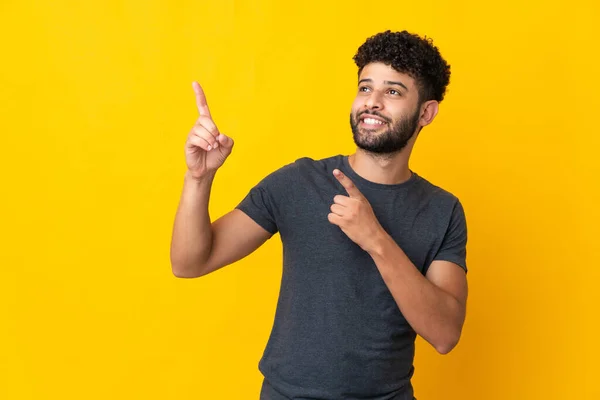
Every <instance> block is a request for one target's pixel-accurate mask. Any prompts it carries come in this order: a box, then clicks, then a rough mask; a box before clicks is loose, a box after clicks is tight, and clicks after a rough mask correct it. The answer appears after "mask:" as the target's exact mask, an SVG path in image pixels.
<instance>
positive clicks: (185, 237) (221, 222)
mask: <svg viewBox="0 0 600 400" xmlns="http://www.w3.org/2000/svg"><path fill="white" fill-rule="evenodd" d="M213 179H214V174H210V175H207V176H205V177H203V178H201V179H196V178H193V177H191V176H190V174H189V173H188V174H186V177H185V182H184V187H183V193H182V194H181V200H180V203H179V207H178V209H177V214H176V216H175V223H174V226H173V236H172V241H171V268H172V271H173V274H174V275H175V276H177V277H179V278H197V277H200V276H203V275H206V274H208V273H211V272H213V271H216V270H217V269H219V268H221V267H224V266H226V265H229V264H232V263H234V262H236V261H238V260H240V259H242V258H244V257H246V256H247V255H249V254H250V253H252V252H253V251H254V250H256V249H257V248H258V247H260V246H261V245H262V244H263V243H265V242H266V241H267V240H268V239H269V238H270V237H271V236H272V234H271V233H270V232H268V231H266V230H265V229H264V228H262V227H261V226H260V225H258V224H257V223H256V222H254V220H253V219H252V218H250V217H249V216H247V215H246V214H245V213H244V212H242V211H240V210H238V209H234V210H232V211H230V212H229V213H227V214H225V215H224V216H222V217H221V218H219V219H217V220H216V221H215V222H213V223H211V221H210V216H209V213H208V201H209V197H210V188H211V186H212V182H213Z"/></svg>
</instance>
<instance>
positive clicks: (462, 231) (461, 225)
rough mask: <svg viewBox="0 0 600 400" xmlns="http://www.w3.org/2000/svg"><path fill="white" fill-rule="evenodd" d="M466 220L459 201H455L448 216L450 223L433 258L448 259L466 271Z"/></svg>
mask: <svg viewBox="0 0 600 400" xmlns="http://www.w3.org/2000/svg"><path fill="white" fill-rule="evenodd" d="M466 259H467V221H466V218H465V211H464V209H463V207H462V204H461V203H460V201H457V202H456V203H455V205H454V208H453V210H452V215H451V216H450V223H449V224H448V228H447V229H446V233H445V234H444V239H443V240H442V245H441V246H440V249H439V251H438V253H437V254H436V255H435V257H434V258H433V260H434V261H436V260H443V261H450V262H452V263H454V264H457V265H459V266H460V267H461V268H463V269H464V270H465V272H466V271H467V261H466Z"/></svg>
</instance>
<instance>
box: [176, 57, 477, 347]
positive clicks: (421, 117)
mask: <svg viewBox="0 0 600 400" xmlns="http://www.w3.org/2000/svg"><path fill="white" fill-rule="evenodd" d="M391 82H395V83H391ZM193 89H194V93H195V97H196V105H197V107H198V113H199V117H198V119H197V121H196V123H195V124H194V126H193V127H192V129H191V131H190V133H189V134H188V138H187V141H186V145H185V156H186V163H187V166H188V171H187V172H186V175H185V179H184V187H183V192H182V194H181V198H180V203H179V206H178V209H177V213H176V216H175V222H174V226H173V234H172V241H171V266H172V271H173V274H174V275H175V276H177V277H181V278H195V277H200V276H203V275H207V274H209V273H211V272H213V271H216V270H218V269H219V268H222V267H224V266H226V265H229V264H232V263H234V262H236V261H238V260H240V259H242V258H244V257H246V256H247V255H249V254H250V253H252V252H253V251H254V250H256V249H257V248H258V247H260V246H261V245H262V244H263V243H264V242H266V241H267V240H268V239H269V238H270V237H271V236H272V235H271V234H270V233H269V232H267V231H266V230H264V229H263V228H262V227H261V226H260V225H258V224H257V223H256V222H254V220H252V219H251V218H250V217H249V216H247V215H246V214H244V213H243V212H242V211H240V210H237V209H234V210H232V211H230V212H229V213H227V214H225V215H224V216H222V217H220V218H219V219H217V220H216V221H214V222H211V218H210V215H209V213H208V203H209V197H210V190H211V187H212V182H213V180H214V177H215V174H216V172H217V170H218V169H219V168H220V167H221V166H222V165H223V163H224V162H225V160H226V159H227V157H228V156H229V155H230V154H231V151H232V148H233V139H232V138H230V137H228V136H226V135H224V134H222V133H221V132H219V130H218V128H217V126H216V125H215V123H214V121H213V120H212V117H211V114H210V111H209V108H208V104H207V101H206V96H205V95H204V91H203V90H202V88H201V87H200V85H199V84H198V83H196V82H194V84H193ZM417 89H418V88H417V86H416V82H415V81H414V79H413V78H411V77H410V76H408V75H406V74H403V73H400V72H398V71H395V70H394V69H393V68H391V67H389V66H387V65H385V64H382V63H372V64H369V65H367V66H365V68H364V69H363V70H362V71H361V74H360V77H359V88H358V92H357V96H356V98H355V100H354V102H353V104H352V111H351V118H354V122H356V131H355V132H354V139H355V141H356V142H357V147H358V148H357V150H356V152H355V153H354V154H352V155H350V156H349V162H350V165H351V167H352V169H353V170H354V171H355V172H356V173H357V174H358V175H360V176H362V177H363V178H365V179H367V180H370V181H372V182H376V183H382V184H397V183H402V182H405V181H406V180H408V179H409V178H410V176H411V172H410V169H409V166H408V162H409V158H410V154H411V152H412V149H413V147H414V144H415V141H416V138H417V136H418V132H420V130H421V129H422V128H423V127H424V126H426V125H429V124H430V123H431V122H432V121H433V119H434V118H435V116H436V114H437V112H438V102H437V101H435V100H431V101H425V102H423V103H420V102H419V97H418V90H417ZM364 112H368V113H375V114H376V116H378V117H379V118H380V119H382V120H384V121H385V122H386V123H385V124H383V125H377V126H374V125H364V124H362V122H361V121H360V119H361V115H363V116H364ZM361 113H363V114H361ZM408 121H411V123H407V122H408ZM403 122H405V123H404V124H403ZM402 125H404V127H405V128H406V127H407V126H408V127H412V128H414V132H412V133H411V132H410V130H409V132H408V133H407V132H406V129H401V130H394V127H399V126H402ZM386 135H387V139H391V142H394V141H395V142H394V143H392V145H391V147H392V148H394V149H395V150H393V151H388V152H381V151H379V152H373V151H368V150H365V148H369V146H371V145H373V144H374V143H377V142H378V141H379V142H382V141H383V142H386V141H387V139H386ZM394 135H396V136H398V135H400V136H406V137H394ZM397 139H400V140H397ZM380 144H381V143H380ZM387 144H388V145H389V144H390V143H387ZM371 148H372V147H371ZM382 148H386V146H383V147H382ZM389 148H390V146H387V149H388V150H389ZM334 175H335V177H336V178H337V179H338V180H339V181H340V183H341V184H342V185H343V187H344V188H345V190H346V193H343V194H339V195H336V196H335V197H334V199H332V205H331V213H330V214H329V215H328V216H327V218H328V220H329V222H330V223H331V224H334V225H336V226H338V227H339V228H340V229H341V230H342V231H343V232H344V233H345V234H346V235H347V236H348V237H349V238H350V239H351V240H352V241H354V242H355V243H356V244H358V245H359V246H360V247H361V248H362V249H363V250H365V251H366V252H368V253H369V255H370V256H371V257H372V258H373V260H374V262H375V264H376V265H377V268H378V269H379V271H380V273H381V276H382V277H383V279H384V282H385V283H386V285H387V287H388V288H389V290H390V292H391V293H392V295H393V297H394V299H395V301H396V303H397V304H398V307H399V308H400V310H401V311H402V313H403V315H404V316H405V318H406V319H407V321H408V322H409V323H410V325H411V326H412V327H413V329H414V330H415V331H416V332H417V333H418V334H419V335H421V336H422V337H423V338H424V339H425V340H427V341H428V342H429V343H430V344H431V345H432V346H433V347H434V348H435V349H436V350H437V351H438V352H440V353H442V354H446V353H448V352H449V351H450V350H452V348H454V346H455V345H456V344H457V343H458V340H459V338H460V334H461V330H462V326H463V323H464V319H465V312H466V300H467V280H466V275H465V272H464V270H463V269H462V268H460V267H459V266H458V265H455V264H453V263H450V262H447V261H434V262H433V263H432V264H431V265H430V267H429V269H428V272H427V274H426V276H423V275H422V274H421V273H420V272H419V271H418V270H417V268H416V267H415V266H414V264H412V262H411V261H410V259H409V258H408V257H407V256H406V254H405V253H404V252H403V251H402V249H401V248H400V247H398V245H397V244H396V243H395V242H394V240H393V239H392V238H391V237H390V236H389V235H388V234H387V232H385V230H384V229H383V228H382V227H381V225H380V224H379V221H377V218H376V217H375V215H374V213H373V210H372V208H371V205H370V204H369V202H368V201H367V200H366V198H365V197H364V196H363V195H362V194H361V193H360V191H359V190H358V189H357V188H356V186H355V185H354V184H353V182H352V181H351V180H350V179H349V178H348V177H347V176H345V175H344V174H343V173H342V172H341V171H338V170H335V171H334Z"/></svg>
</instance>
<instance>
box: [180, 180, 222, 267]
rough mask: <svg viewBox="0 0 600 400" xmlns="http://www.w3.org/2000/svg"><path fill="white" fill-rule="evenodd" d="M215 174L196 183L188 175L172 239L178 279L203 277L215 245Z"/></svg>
mask: <svg viewBox="0 0 600 400" xmlns="http://www.w3.org/2000/svg"><path fill="white" fill-rule="evenodd" d="M213 179H214V174H210V175H207V176H206V177H205V178H204V179H202V180H196V179H193V178H191V177H190V176H189V174H186V176H185V180H184V185H183V191H182V194H181V198H180V201H179V206H178V208H177V213H176V215H175V222H174V224H173V235H172V239H171V268H172V270H173V274H175V275H176V276H178V277H196V276H200V275H201V274H202V270H201V268H202V265H203V263H204V262H205V261H206V260H207V259H208V257H209V255H210V251H211V245H212V229H211V221H210V215H209V213H208V202H209V198H210V189H211V186H212V182H213Z"/></svg>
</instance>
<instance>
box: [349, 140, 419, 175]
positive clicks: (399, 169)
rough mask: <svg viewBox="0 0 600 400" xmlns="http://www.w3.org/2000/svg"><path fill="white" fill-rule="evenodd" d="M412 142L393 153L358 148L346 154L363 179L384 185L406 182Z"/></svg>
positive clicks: (409, 173)
mask: <svg viewBox="0 0 600 400" xmlns="http://www.w3.org/2000/svg"><path fill="white" fill-rule="evenodd" d="M413 144H414V143H411V142H409V143H408V144H407V145H406V147H405V148H404V149H402V151H400V152H398V153H393V154H375V153H370V152H367V151H365V150H362V149H360V148H357V149H356V152H355V153H354V154H351V155H350V156H348V162H349V163H350V166H351V167H352V169H353V170H354V172H356V173H357V174H358V175H360V176H361V177H363V178H364V179H366V180H368V181H371V182H374V183H381V184H385V185H395V184H399V183H403V182H406V181H407V180H409V179H410V177H411V176H412V172H411V171H410V168H409V166H408V160H409V158H410V153H411V151H412V146H413Z"/></svg>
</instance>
